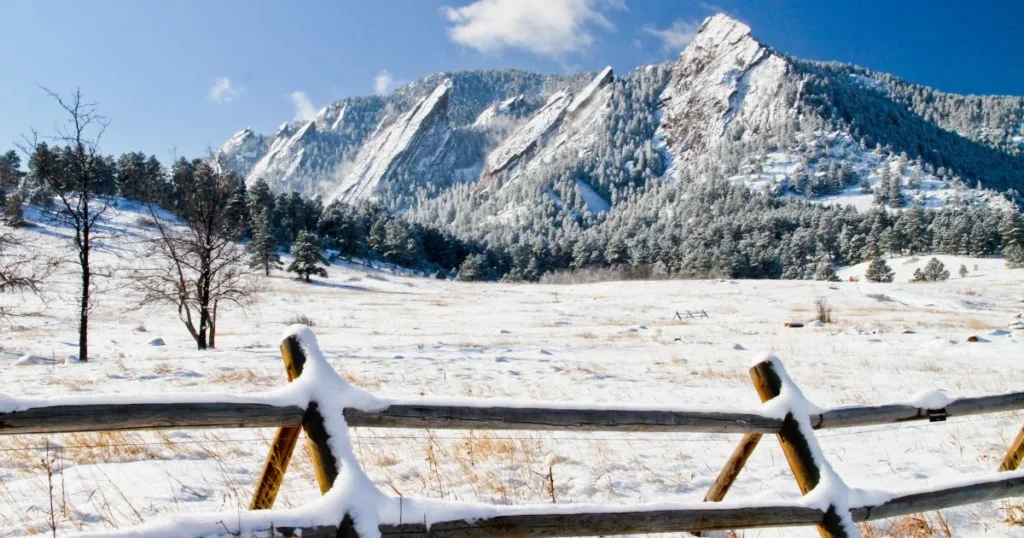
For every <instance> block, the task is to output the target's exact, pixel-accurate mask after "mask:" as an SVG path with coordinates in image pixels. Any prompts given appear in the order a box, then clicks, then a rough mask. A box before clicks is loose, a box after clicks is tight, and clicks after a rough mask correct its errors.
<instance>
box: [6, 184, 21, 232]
mask: <svg viewBox="0 0 1024 538" xmlns="http://www.w3.org/2000/svg"><path fill="white" fill-rule="evenodd" d="M24 205H25V201H24V200H23V199H22V197H21V193H20V192H18V191H14V192H12V193H11V194H8V195H7V200H6V201H5V202H4V222H6V223H7V225H8V226H20V225H21V224H23V223H24V222H25V208H24Z"/></svg>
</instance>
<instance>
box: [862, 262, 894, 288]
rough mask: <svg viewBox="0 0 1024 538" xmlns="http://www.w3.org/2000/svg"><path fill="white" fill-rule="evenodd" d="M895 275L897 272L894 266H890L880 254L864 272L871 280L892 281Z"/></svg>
mask: <svg viewBox="0 0 1024 538" xmlns="http://www.w3.org/2000/svg"><path fill="white" fill-rule="evenodd" d="M893 275H895V273H894V272H893V270H892V267H889V264H887V263H885V260H884V259H883V258H882V257H881V256H878V257H875V259H873V260H871V264H870V265H868V270H867V271H866V272H865V273H864V278H866V279H868V280H869V281H871V282H892V277H893Z"/></svg>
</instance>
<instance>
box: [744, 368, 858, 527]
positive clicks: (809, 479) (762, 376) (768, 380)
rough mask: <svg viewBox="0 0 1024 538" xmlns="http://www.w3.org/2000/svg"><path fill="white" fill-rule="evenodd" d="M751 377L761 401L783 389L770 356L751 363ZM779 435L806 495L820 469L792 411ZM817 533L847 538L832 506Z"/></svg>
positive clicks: (788, 460)
mask: <svg viewBox="0 0 1024 538" xmlns="http://www.w3.org/2000/svg"><path fill="white" fill-rule="evenodd" d="M750 378H751V379H752V380H753V381H754V388H755V389H756V390H757V395H758V396H759V397H760V398H761V402H767V401H768V400H771V399H773V398H775V397H777V396H779V394H781V393H782V378H781V377H779V374H778V372H776V371H775V363H774V362H773V361H771V360H765V361H761V362H759V363H757V364H755V365H754V366H753V367H751V368H750ZM809 434H810V435H813V432H809ZM778 438H779V444H780V445H782V452H783V453H784V454H785V455H786V461H787V462H789V468H790V469H791V470H792V471H793V477H794V478H796V483H797V485H798V486H799V487H800V493H802V494H804V495H806V494H807V493H808V492H810V491H811V490H812V489H814V488H815V487H816V486H817V485H818V482H819V481H820V480H821V470H820V469H818V466H817V464H815V462H814V457H813V455H812V453H811V447H810V444H809V443H808V441H807V437H806V436H805V435H804V432H802V431H801V429H800V423H799V422H797V420H796V418H795V417H794V416H793V412H792V411H790V412H788V413H786V418H785V419H783V421H782V429H781V430H780V431H779V433H778ZM818 534H820V535H821V536H822V538H846V537H847V536H848V534H847V532H846V529H845V527H844V526H843V522H842V518H841V517H840V516H839V514H838V513H837V512H836V507H835V506H832V505H829V507H828V510H827V511H826V512H825V518H824V520H823V521H822V522H821V524H820V525H818Z"/></svg>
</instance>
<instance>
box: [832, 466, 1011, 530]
mask: <svg viewBox="0 0 1024 538" xmlns="http://www.w3.org/2000/svg"><path fill="white" fill-rule="evenodd" d="M1022 495H1024V477H1021V476H1015V477H1010V478H1004V479H1001V480H992V481H989V482H983V483H980V484H969V485H966V486H957V487H952V488H945V489H941V490H936V491H927V492H922V493H912V494H909V495H903V496H900V497H896V498H893V499H890V500H889V501H887V502H885V503H882V504H881V505H878V506H865V507H860V508H852V509H850V514H851V515H852V516H853V520H854V521H867V520H874V519H889V518H893V517H898V516H905V515H907V514H917V513H920V512H930V511H933V510H944V509H946V508H952V507H954V506H962V505H965V504H974V503H980V502H986V501H996V500H999V499H1005V498H1008V497H1020V496H1022Z"/></svg>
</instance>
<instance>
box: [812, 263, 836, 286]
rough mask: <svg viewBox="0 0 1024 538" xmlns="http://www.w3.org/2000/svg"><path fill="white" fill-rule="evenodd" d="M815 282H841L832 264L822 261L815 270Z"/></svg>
mask: <svg viewBox="0 0 1024 538" xmlns="http://www.w3.org/2000/svg"><path fill="white" fill-rule="evenodd" d="M814 280H822V281H826V282H839V277H838V276H836V271H835V269H834V268H833V267H832V264H831V263H829V262H827V261H824V260H822V261H820V262H818V266H817V267H816V268H815V270H814Z"/></svg>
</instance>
